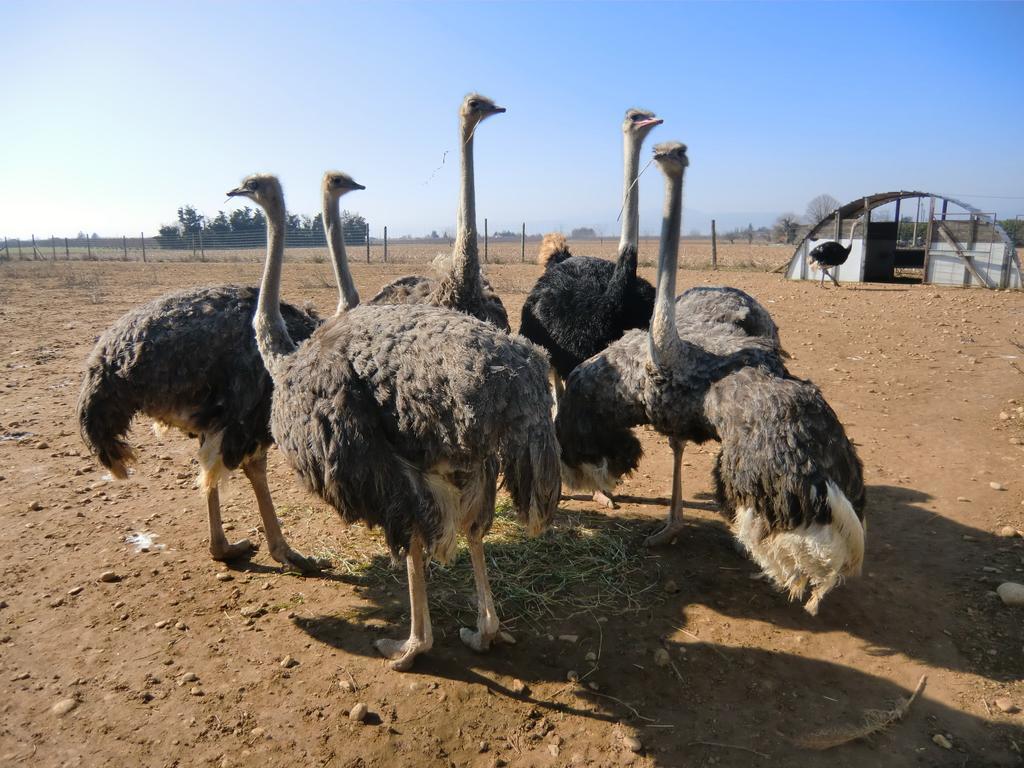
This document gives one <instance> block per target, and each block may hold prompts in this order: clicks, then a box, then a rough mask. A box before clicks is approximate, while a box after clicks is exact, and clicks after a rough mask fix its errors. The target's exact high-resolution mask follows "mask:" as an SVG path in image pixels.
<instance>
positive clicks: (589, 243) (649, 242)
mask: <svg viewBox="0 0 1024 768" xmlns="http://www.w3.org/2000/svg"><path fill="white" fill-rule="evenodd" d="M539 246H540V241H539V240H537V239H533V240H527V241H526V253H525V256H526V260H527V261H529V262H532V261H533V260H534V259H535V257H536V253H537V248H538V247H539ZM569 247H570V249H571V250H572V252H573V253H576V254H581V255H587V256H603V257H605V258H609V259H614V258H615V256H616V253H617V249H618V238H608V237H606V238H604V239H602V240H579V241H570V243H569ZM482 248H483V246H482V245H481V256H482V255H483V251H482ZM450 252H451V245H450V241H448V240H437V241H436V242H432V241H422V240H419V241H403V240H397V241H396V240H392V241H391V242H390V243H388V253H387V263H389V264H422V265H426V264H428V263H429V262H430V261H432V260H433V259H434V257H435V256H437V255H438V254H446V253H450ZM39 253H40V254H41V255H42V256H43V257H48V256H49V254H50V251H49V250H48V249H47V248H41V249H40V251H39ZM265 254H266V251H265V249H263V248H252V249H245V248H232V249H221V250H217V249H212V248H207V249H206V251H205V260H206V261H207V262H212V263H217V262H246V261H252V262H259V263H263V257H264V256H265ZM348 255H349V258H350V259H351V260H352V261H353V262H354V263H356V264H366V263H369V264H371V265H378V266H381V267H382V268H383V265H384V246H383V245H382V244H381V243H380V242H378V241H377V240H372V241H371V243H370V253H369V262H367V253H366V246H365V245H350V246H348ZM487 255H488V261H489V262H490V263H491V264H520V263H521V262H522V259H523V249H522V246H521V244H520V242H519V240H491V241H490V245H489V247H488V249H487ZM792 255H793V246H791V245H768V244H766V243H762V242H758V243H753V244H751V245H747V244H746V243H741V242H739V241H737V242H736V243H733V244H730V243H728V242H726V241H722V240H720V241H719V243H718V263H719V266H720V267H721V268H722V269H741V270H746V269H754V270H759V271H766V270H770V269H774V268H775V267H777V266H779V265H780V264H783V263H785V262H786V261H787V260H788V259H789V257H790V256H792ZM92 256H93V258H95V259H98V260H101V261H102V260H111V261H120V260H121V259H122V251H121V249H120V248H93V249H92ZM198 256H199V254H198V253H197V255H196V258H198ZM288 256H289V259H290V260H291V261H293V262H304V261H312V262H314V263H327V258H328V257H327V248H326V247H323V248H296V249H291V250H289V252H288ZM71 259H72V260H80V261H86V260H89V259H88V255H87V254H86V252H85V250H84V249H82V248H80V247H76V248H75V249H73V250H72V251H71ZM146 259H147V262H155V263H164V262H181V261H189V262H192V261H195V260H196V259H194V258H193V256H192V251H191V250H161V249H159V248H157V247H155V246H153V245H149V246H147V250H146ZM657 259H658V239H657V238H650V237H646V238H641V240H640V262H641V263H642V264H646V265H648V266H654V265H656V263H657ZM127 260H128V261H142V252H141V250H140V249H139V247H138V240H136V241H135V244H134V245H133V244H131V243H129V245H128V259H127ZM679 263H680V265H681V266H682V268H684V269H704V268H706V267H708V266H710V264H711V241H710V240H698V239H688V238H684V239H683V241H682V247H681V249H680V254H679ZM423 268H426V267H425V266H424V267H423Z"/></svg>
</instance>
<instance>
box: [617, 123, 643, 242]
mask: <svg viewBox="0 0 1024 768" xmlns="http://www.w3.org/2000/svg"><path fill="white" fill-rule="evenodd" d="M641 144H643V141H642V140H641V139H640V138H639V137H638V136H636V134H634V133H633V132H632V131H629V132H627V133H626V134H625V135H624V138H623V141H622V154H623V163H624V166H625V170H624V172H623V178H622V234H621V235H620V237H619V253H622V252H623V251H624V250H626V248H627V247H628V246H633V248H634V249H635V248H637V247H638V246H639V241H640V190H639V186H640V185H639V184H638V183H637V179H636V175H637V174H638V173H639V172H640V146H641Z"/></svg>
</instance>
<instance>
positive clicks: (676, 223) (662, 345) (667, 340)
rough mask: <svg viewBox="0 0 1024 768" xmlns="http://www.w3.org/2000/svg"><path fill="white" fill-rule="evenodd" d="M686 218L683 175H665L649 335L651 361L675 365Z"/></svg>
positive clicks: (677, 350) (677, 347)
mask: <svg viewBox="0 0 1024 768" xmlns="http://www.w3.org/2000/svg"><path fill="white" fill-rule="evenodd" d="M682 218H683V177H682V175H681V174H680V175H676V174H667V175H666V176H665V209H664V211H663V213H662V219H661V241H660V244H659V246H658V288H657V293H656V294H655V299H654V315H653V317H652V318H651V330H650V333H649V335H648V347H649V352H650V357H651V362H652V363H654V364H655V365H657V366H671V365H672V364H673V362H675V360H677V359H678V358H679V355H680V353H681V346H682V345H681V342H680V340H679V333H678V332H677V331H676V267H677V265H678V261H679V229H680V227H681V226H682Z"/></svg>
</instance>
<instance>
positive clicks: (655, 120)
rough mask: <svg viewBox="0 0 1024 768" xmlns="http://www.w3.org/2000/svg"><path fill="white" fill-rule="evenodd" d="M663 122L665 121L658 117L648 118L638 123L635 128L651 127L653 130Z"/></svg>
mask: <svg viewBox="0 0 1024 768" xmlns="http://www.w3.org/2000/svg"><path fill="white" fill-rule="evenodd" d="M664 122H665V121H664V120H662V119H661V118H660V117H651V118H648V119H647V120H641V121H640V122H639V123H637V127H638V128H646V127H647V126H651V127H652V128H653V127H654V126H655V125H661V124H662V123H664Z"/></svg>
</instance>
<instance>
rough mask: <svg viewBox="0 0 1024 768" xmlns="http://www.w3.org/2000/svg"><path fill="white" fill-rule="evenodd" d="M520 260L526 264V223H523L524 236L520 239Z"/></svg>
mask: <svg viewBox="0 0 1024 768" xmlns="http://www.w3.org/2000/svg"><path fill="white" fill-rule="evenodd" d="M519 260H520V261H521V262H522V263H523V264H525V263H526V222H525V221H524V222H523V234H522V236H521V237H520V239H519Z"/></svg>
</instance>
